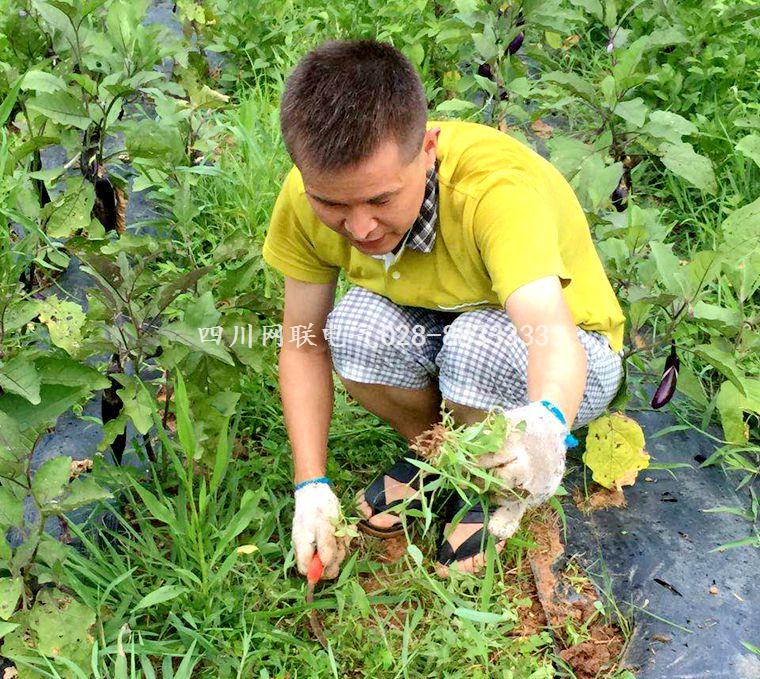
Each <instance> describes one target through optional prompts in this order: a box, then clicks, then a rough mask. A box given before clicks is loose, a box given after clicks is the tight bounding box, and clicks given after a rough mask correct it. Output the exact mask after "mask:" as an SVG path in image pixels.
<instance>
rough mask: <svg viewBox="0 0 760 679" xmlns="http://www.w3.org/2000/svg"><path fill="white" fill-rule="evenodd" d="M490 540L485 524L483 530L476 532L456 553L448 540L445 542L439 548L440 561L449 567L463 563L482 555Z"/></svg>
mask: <svg viewBox="0 0 760 679" xmlns="http://www.w3.org/2000/svg"><path fill="white" fill-rule="evenodd" d="M487 538H488V535H487V532H486V527H485V524H484V525H483V527H482V528H479V529H478V530H476V531H475V532H474V533H473V534H472V535H470V537H468V538H467V539H466V540H465V541H464V542H463V543H462V544H461V545H459V547H457V548H456V551H454V550H453V549H452V548H451V544H450V543H449V541H448V540H443V542H441V545H440V547H439V548H438V561H439V562H440V563H441V564H443V565H444V566H448V565H449V564H450V563H453V562H454V561H461V560H462V559H467V558H469V557H471V556H476V555H477V554H480V553H482V552H483V551H484V549H485V541H486V539H487Z"/></svg>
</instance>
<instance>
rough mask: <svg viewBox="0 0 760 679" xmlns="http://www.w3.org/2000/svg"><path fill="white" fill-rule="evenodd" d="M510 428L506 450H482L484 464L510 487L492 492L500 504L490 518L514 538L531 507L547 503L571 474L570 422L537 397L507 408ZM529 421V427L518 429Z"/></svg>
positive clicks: (496, 529) (497, 530)
mask: <svg viewBox="0 0 760 679" xmlns="http://www.w3.org/2000/svg"><path fill="white" fill-rule="evenodd" d="M504 415H505V417H506V418H507V421H508V422H509V423H510V429H511V430H510V433H509V434H508V435H507V438H506V439H505V441H504V444H503V445H502V447H501V449H500V450H498V451H497V452H495V453H489V454H486V455H481V456H480V457H479V458H478V464H479V465H480V466H482V467H483V468H485V469H489V470H490V471H491V473H492V474H493V475H494V476H496V477H498V478H500V479H502V480H503V481H504V482H505V485H506V486H507V488H512V489H514V490H515V491H517V493H512V492H510V491H509V490H504V491H501V492H494V493H492V500H493V501H494V503H495V504H496V505H498V508H497V509H496V510H495V511H494V513H493V514H492V515H491V518H490V519H489V522H488V529H489V531H490V532H491V533H492V534H493V535H495V536H496V537H497V538H500V539H504V538H508V537H511V536H512V535H514V533H515V532H516V531H517V528H518V527H519V525H520V519H521V518H522V515H523V514H524V513H525V510H526V509H528V508H529V507H535V506H537V505H539V504H541V503H543V502H546V500H548V499H549V498H550V497H551V496H552V495H554V493H555V492H556V490H557V488H558V487H559V484H560V483H561V482H562V476H563V474H564V473H565V455H566V453H567V446H566V443H565V439H566V437H567V435H568V434H569V431H568V429H567V427H566V426H565V425H564V424H563V423H562V422H560V420H559V419H558V418H557V416H556V415H554V414H553V413H552V412H551V411H550V410H549V409H548V408H547V407H546V406H544V405H543V404H541V403H540V402H539V401H534V402H532V403H530V404H528V405H526V406H521V407H519V408H512V409H511V410H507V411H505V412H504ZM519 422H524V423H525V424H524V425H521V426H524V430H523V431H520V429H519V428H516V425H517V424H518V423H519Z"/></svg>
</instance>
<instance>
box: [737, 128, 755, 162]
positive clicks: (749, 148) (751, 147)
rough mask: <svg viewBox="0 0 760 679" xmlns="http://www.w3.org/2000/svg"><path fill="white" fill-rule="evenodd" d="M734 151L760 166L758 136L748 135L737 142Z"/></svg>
mask: <svg viewBox="0 0 760 679" xmlns="http://www.w3.org/2000/svg"><path fill="white" fill-rule="evenodd" d="M736 150H737V151H740V152H741V153H743V154H744V155H745V156H747V158H751V159H752V160H754V161H755V163H756V164H757V165H760V134H749V135H747V136H746V137H744V138H743V139H741V140H740V141H739V143H738V144H737V145H736Z"/></svg>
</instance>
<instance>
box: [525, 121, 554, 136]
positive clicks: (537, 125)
mask: <svg viewBox="0 0 760 679" xmlns="http://www.w3.org/2000/svg"><path fill="white" fill-rule="evenodd" d="M530 129H531V130H533V131H534V132H535V133H536V134H537V135H538V136H539V137H541V138H543V139H548V138H549V137H551V136H552V133H553V132H554V128H553V127H552V126H551V125H548V124H547V123H545V122H544V121H543V120H541V118H537V119H536V120H534V121H533V122H532V123H531V125H530Z"/></svg>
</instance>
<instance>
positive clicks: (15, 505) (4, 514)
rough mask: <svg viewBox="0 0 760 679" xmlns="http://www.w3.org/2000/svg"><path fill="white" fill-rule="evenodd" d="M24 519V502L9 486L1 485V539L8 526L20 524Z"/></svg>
mask: <svg viewBox="0 0 760 679" xmlns="http://www.w3.org/2000/svg"><path fill="white" fill-rule="evenodd" d="M23 520H24V503H23V502H22V501H21V500H20V499H19V498H17V497H16V496H15V495H14V494H13V493H11V491H10V490H9V489H8V488H5V487H4V486H0V540H4V539H5V538H4V537H3V536H4V534H5V529H6V528H8V526H20V525H21V522H22V521H23Z"/></svg>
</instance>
